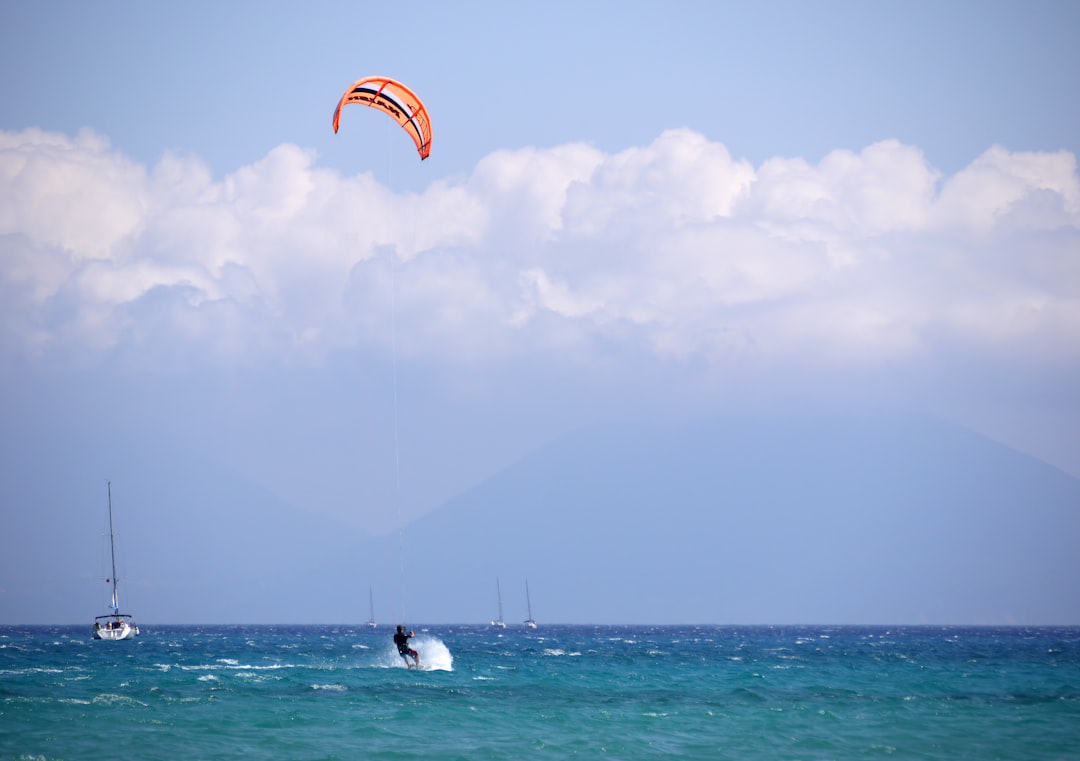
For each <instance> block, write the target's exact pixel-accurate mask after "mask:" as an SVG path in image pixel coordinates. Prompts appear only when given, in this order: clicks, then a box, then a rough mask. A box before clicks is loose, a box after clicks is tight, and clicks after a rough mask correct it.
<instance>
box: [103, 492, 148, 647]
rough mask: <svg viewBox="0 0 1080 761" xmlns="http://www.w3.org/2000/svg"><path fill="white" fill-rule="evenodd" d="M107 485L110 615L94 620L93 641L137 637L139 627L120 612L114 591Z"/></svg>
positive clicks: (110, 497) (114, 565) (114, 581)
mask: <svg viewBox="0 0 1080 761" xmlns="http://www.w3.org/2000/svg"><path fill="white" fill-rule="evenodd" d="M108 484H109V559H110V561H111V563H112V578H110V579H109V581H111V582H112V606H111V607H112V613H108V614H106V615H104V616H97V617H96V618H95V619H94V639H107V640H121V639H132V638H133V637H136V636H138V634H139V627H138V626H137V625H136V624H135V620H134V619H133V618H132V617H131V616H130V615H128V614H127V613H121V612H120V597H119V594H118V593H117V591H116V583H117V579H116V546H115V542H114V541H113V522H112V481H109V482H108Z"/></svg>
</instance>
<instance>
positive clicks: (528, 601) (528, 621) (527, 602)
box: [525, 579, 536, 629]
mask: <svg viewBox="0 0 1080 761" xmlns="http://www.w3.org/2000/svg"><path fill="white" fill-rule="evenodd" d="M525 605H526V606H528V609H529V617H528V618H526V619H525V626H527V627H528V628H530V629H535V628H536V621H534V620H533V617H532V600H531V599H529V580H528V579H525Z"/></svg>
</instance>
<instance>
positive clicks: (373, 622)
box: [367, 585, 378, 629]
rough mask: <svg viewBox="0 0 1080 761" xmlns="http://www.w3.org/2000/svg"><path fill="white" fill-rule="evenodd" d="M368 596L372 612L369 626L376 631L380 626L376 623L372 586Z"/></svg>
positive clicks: (368, 622) (369, 617) (368, 590)
mask: <svg viewBox="0 0 1080 761" xmlns="http://www.w3.org/2000/svg"><path fill="white" fill-rule="evenodd" d="M367 594H368V608H369V609H370V610H371V615H369V616H368V620H367V625H368V628H369V629H374V628H375V627H376V626H378V624H377V623H375V597H374V595H373V594H372V592H371V586H370V585H369V586H368V589H367Z"/></svg>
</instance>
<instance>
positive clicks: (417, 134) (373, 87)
mask: <svg viewBox="0 0 1080 761" xmlns="http://www.w3.org/2000/svg"><path fill="white" fill-rule="evenodd" d="M349 103H359V104H360V105H362V106H370V107H371V108H378V109H380V110H381V111H383V112H385V113H387V114H389V115H390V116H391V117H393V119H394V120H395V121H396V122H397V123H398V124H400V125H401V126H402V128H403V129H404V130H405V131H406V132H408V133H409V137H411V138H412V139H413V142H414V143H416V150H417V151H418V152H419V153H420V160H421V161H422V160H424V159H426V158H427V157H428V156H429V155H431V119H429V118H428V112H427V108H425V107H424V104H423V102H421V100H420V99H419V98H418V97H416V93H414V92H413V91H412V90H410V89H409V88H408V87H406V86H405V85H403V84H401V82H398V81H396V80H393V79H390V78H389V77H364V78H363V79H358V80H356V81H355V82H353V83H352V84H351V85H349V89H348V90H346V91H345V94H344V95H342V96H341V100H339V101H338V104H337V108H335V109H334V132H337V131H338V125H339V124H340V123H341V107H342V106H344V105H347V104H349Z"/></svg>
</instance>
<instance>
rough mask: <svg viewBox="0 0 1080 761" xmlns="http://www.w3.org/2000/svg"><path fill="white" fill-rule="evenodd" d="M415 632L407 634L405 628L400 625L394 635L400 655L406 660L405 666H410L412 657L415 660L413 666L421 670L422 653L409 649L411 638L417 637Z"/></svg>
mask: <svg viewBox="0 0 1080 761" xmlns="http://www.w3.org/2000/svg"><path fill="white" fill-rule="evenodd" d="M415 636H416V634H415V632H409V633H408V634H406V633H405V627H404V626H402V625H401V624H398V628H397V632H396V633H395V634H394V644H395V645H397V651H398V655H400V656H401V657H402V658H404V659H405V665H408V664H409V658H410V656H411V657H412V659H413V666H414V667H417V668H419V666H420V653H418V652H416V651H415V650H413V649H412V648H411V647H409V637H415Z"/></svg>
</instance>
